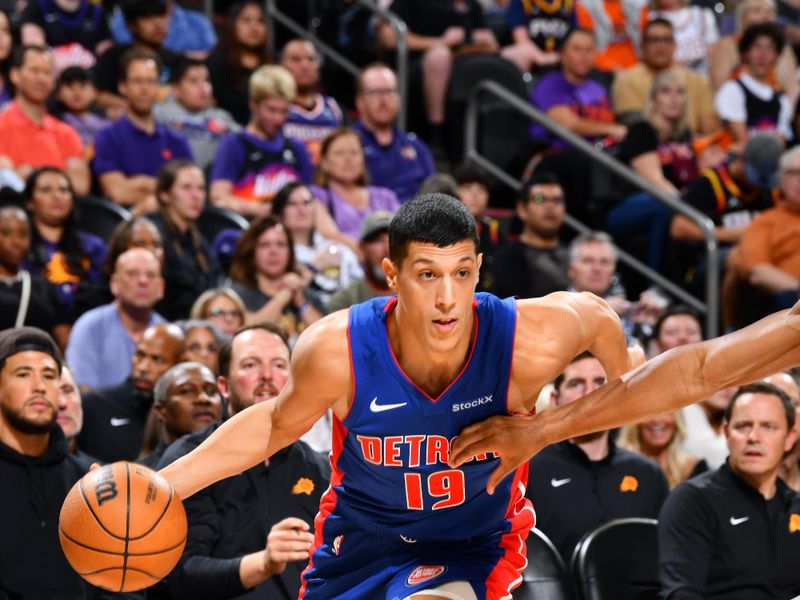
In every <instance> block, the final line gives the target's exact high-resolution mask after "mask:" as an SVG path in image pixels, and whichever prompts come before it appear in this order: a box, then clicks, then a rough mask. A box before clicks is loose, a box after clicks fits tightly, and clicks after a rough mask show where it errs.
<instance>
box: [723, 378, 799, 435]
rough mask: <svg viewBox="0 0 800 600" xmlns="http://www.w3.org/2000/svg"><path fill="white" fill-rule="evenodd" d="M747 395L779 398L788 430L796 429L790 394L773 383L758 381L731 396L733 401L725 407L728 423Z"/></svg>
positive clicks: (741, 388) (742, 387)
mask: <svg viewBox="0 0 800 600" xmlns="http://www.w3.org/2000/svg"><path fill="white" fill-rule="evenodd" d="M745 394H766V395H770V396H777V397H778V399H779V400H780V401H781V404H783V410H784V412H785V413H786V425H787V429H791V428H792V427H794V422H795V416H796V413H795V408H794V403H793V402H792V399H791V398H789V394H787V393H786V392H784V391H783V390H782V389H781V388H779V387H778V386H777V385H775V384H773V383H768V382H766V381H756V382H755V383H749V384H747V385H743V386H741V387H740V388H739V389H738V390H736V392H735V393H734V394H733V396H731V399H730V400H729V401H728V406H726V407H725V413H724V419H725V422H726V423H730V422H731V417H732V416H733V409H734V408H735V407H736V401H737V400H738V399H739V398H740V397H742V396H744V395H745Z"/></svg>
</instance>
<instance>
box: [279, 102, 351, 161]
mask: <svg viewBox="0 0 800 600" xmlns="http://www.w3.org/2000/svg"><path fill="white" fill-rule="evenodd" d="M343 123H344V118H343V117H342V109H341V108H339V105H338V104H337V103H336V100H334V99H333V98H332V97H330V96H323V95H322V94H316V96H315V97H314V107H313V108H312V109H310V110H306V109H305V108H303V107H302V106H298V105H297V104H289V118H288V119H286V124H285V125H284V126H283V135H285V136H287V137H292V138H295V139H296V140H300V141H301V142H303V144H305V146H306V150H308V153H309V154H310V155H311V161H312V162H313V163H314V164H315V165H318V164H319V158H320V154H319V151H320V147H321V146H322V140H324V139H325V138H326V137H328V136H329V135H330V134H331V132H332V131H334V130H335V129H338V128H339V127H341V126H342V124H343Z"/></svg>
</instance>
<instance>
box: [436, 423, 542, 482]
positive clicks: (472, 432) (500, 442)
mask: <svg viewBox="0 0 800 600" xmlns="http://www.w3.org/2000/svg"><path fill="white" fill-rule="evenodd" d="M535 419H536V416H535V415H514V416H510V417H506V416H495V417H489V418H488V419H486V420H485V421H480V422H479V423H474V424H473V425H470V426H469V427H465V428H464V430H463V431H462V432H461V433H460V434H458V437H457V438H456V439H455V441H454V442H453V444H452V446H451V447H450V460H449V461H448V463H447V464H448V465H449V466H450V468H453V469H454V468H456V467H459V466H461V465H462V464H464V463H465V462H469V461H470V460H472V459H473V458H474V457H475V456H477V455H478V454H483V453H486V452H494V453H495V454H497V455H499V456H500V464H498V465H497V468H496V469H495V470H494V471H492V473H491V475H489V479H488V480H487V482H486V491H487V492H489V493H490V494H494V490H495V488H496V487H497V486H498V485H499V484H500V482H501V481H503V479H505V477H506V476H507V475H508V474H509V473H511V472H512V471H513V470H514V469H516V468H517V467H518V466H520V465H521V464H522V463H524V462H526V461H528V460H529V459H530V458H531V457H532V456H533V455H534V454H536V453H537V452H538V451H539V450H541V449H542V448H543V446H542V445H541V444H539V443H538V442H537V440H539V439H540V436H537V435H536V434H535V433H534V432H533V431H532V425H533V424H534V423H535Z"/></svg>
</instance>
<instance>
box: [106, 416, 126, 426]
mask: <svg viewBox="0 0 800 600" xmlns="http://www.w3.org/2000/svg"><path fill="white" fill-rule="evenodd" d="M130 422H131V420H130V419H124V418H122V419H118V418H116V417H111V426H112V427H119V426H120V425H127V424H128V423H130Z"/></svg>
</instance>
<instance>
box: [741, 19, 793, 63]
mask: <svg viewBox="0 0 800 600" xmlns="http://www.w3.org/2000/svg"><path fill="white" fill-rule="evenodd" d="M760 37H767V38H769V39H770V41H771V42H772V45H773V46H774V47H775V53H776V54H780V53H781V52H783V47H784V46H785V45H786V38H785V37H784V35H783V30H782V29H781V28H780V26H778V25H776V24H775V23H757V24H755V25H751V26H750V27H748V28H747V29H745V30H744V33H743V34H742V37H741V38H740V39H739V55H740V56H744V55H745V53H747V52H748V51H749V50H750V48H752V47H753V44H755V43H756V40H757V39H758V38H760Z"/></svg>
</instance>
